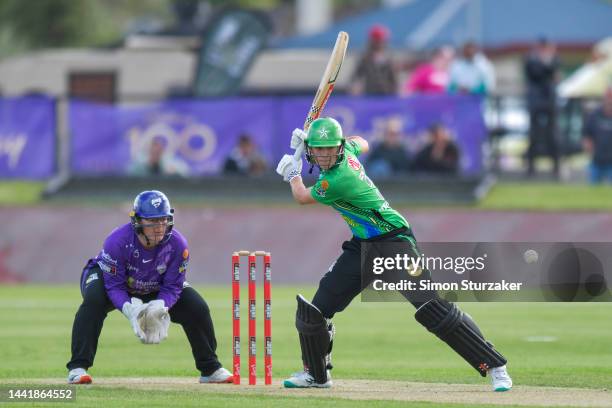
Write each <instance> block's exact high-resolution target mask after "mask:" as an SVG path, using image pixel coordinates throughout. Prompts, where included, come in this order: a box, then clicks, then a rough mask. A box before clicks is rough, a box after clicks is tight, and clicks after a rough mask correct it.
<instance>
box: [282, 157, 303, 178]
mask: <svg viewBox="0 0 612 408" xmlns="http://www.w3.org/2000/svg"><path fill="white" fill-rule="evenodd" d="M276 172H277V173H278V174H279V175H281V176H283V180H284V181H286V182H288V183H289V182H290V181H291V180H293V179H294V178H295V177H297V176H299V175H301V174H302V159H299V160H295V159H294V158H293V156H291V155H290V154H286V155H284V156H283V158H282V159H281V160H280V161H279V162H278V166H276Z"/></svg>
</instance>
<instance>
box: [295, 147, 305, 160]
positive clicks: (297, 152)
mask: <svg viewBox="0 0 612 408" xmlns="http://www.w3.org/2000/svg"><path fill="white" fill-rule="evenodd" d="M303 153H304V145H303V144H302V145H301V146H300V147H298V148H297V149H295V153H293V160H295V161H298V160H300V159H301V158H302V154H303Z"/></svg>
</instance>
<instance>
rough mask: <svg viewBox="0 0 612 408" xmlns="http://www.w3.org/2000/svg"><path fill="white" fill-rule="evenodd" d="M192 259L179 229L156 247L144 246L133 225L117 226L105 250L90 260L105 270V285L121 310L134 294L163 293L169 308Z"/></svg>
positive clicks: (105, 244)
mask: <svg viewBox="0 0 612 408" xmlns="http://www.w3.org/2000/svg"><path fill="white" fill-rule="evenodd" d="M188 262H189V250H188V249H187V240H186V239H185V237H183V235H182V234H181V233H180V232H178V231H177V230H176V229H173V230H172V235H170V238H169V239H167V240H165V241H163V242H162V243H161V244H159V245H156V246H155V247H154V248H152V249H146V248H145V247H143V246H142V244H141V243H140V241H139V240H138V237H137V235H136V232H134V229H133V228H132V225H131V224H125V225H123V226H121V227H119V228H117V229H115V230H114V231H113V232H111V234H110V235H109V236H108V238H106V241H104V246H103V248H102V251H100V253H99V254H98V256H96V257H95V258H94V259H92V260H90V261H89V266H94V265H98V266H99V267H100V269H102V271H103V272H104V286H105V287H106V292H107V294H108V297H109V298H110V300H111V301H112V302H113V305H115V307H116V308H117V309H119V310H121V308H122V307H123V304H124V303H125V302H129V301H130V295H145V294H148V293H152V292H159V294H158V295H157V298H158V299H162V300H163V301H164V302H165V303H166V306H167V307H168V308H171V307H172V306H174V304H175V303H176V301H177V299H178V297H179V296H180V294H181V291H182V290H183V283H184V282H185V272H186V269H187V263H188Z"/></svg>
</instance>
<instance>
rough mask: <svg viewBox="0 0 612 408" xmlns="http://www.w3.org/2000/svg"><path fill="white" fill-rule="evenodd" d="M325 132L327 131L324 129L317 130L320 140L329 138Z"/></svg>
mask: <svg viewBox="0 0 612 408" xmlns="http://www.w3.org/2000/svg"><path fill="white" fill-rule="evenodd" d="M327 132H328V131H327V129H325V128H322V129H321V130H319V135H320V136H321V139H327V138H328V137H329V135H328V134H327Z"/></svg>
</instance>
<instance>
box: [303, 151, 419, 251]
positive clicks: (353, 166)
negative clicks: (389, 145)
mask: <svg viewBox="0 0 612 408" xmlns="http://www.w3.org/2000/svg"><path fill="white" fill-rule="evenodd" d="M360 153H361V150H360V147H359V145H358V144H357V143H356V142H353V141H347V142H346V145H345V148H344V158H343V159H342V161H341V162H340V163H338V164H337V165H335V166H334V167H332V168H331V169H329V170H327V171H321V174H320V175H319V179H318V180H317V183H316V184H315V185H314V186H313V187H312V190H311V195H312V197H313V198H314V199H315V200H317V201H318V202H320V203H322V204H325V205H329V206H331V207H333V208H334V209H335V210H336V211H338V212H339V213H340V215H342V218H344V220H345V221H346V223H347V224H348V226H349V228H350V229H351V232H352V233H353V235H354V236H355V237H357V238H361V239H367V238H372V237H375V236H378V235H381V234H384V233H386V232H389V231H392V230H395V229H398V228H401V227H408V222H407V221H406V219H405V218H404V217H403V216H402V215H401V214H400V213H398V212H397V211H395V210H394V209H393V208H391V207H390V206H389V203H388V202H387V201H386V200H385V198H384V197H383V196H382V194H381V193H380V191H378V188H376V186H375V185H374V183H373V182H372V180H370V178H369V177H368V176H367V175H366V174H365V170H364V168H363V166H362V165H361V163H360V162H359V160H358V159H357V156H359V154H360Z"/></svg>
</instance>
